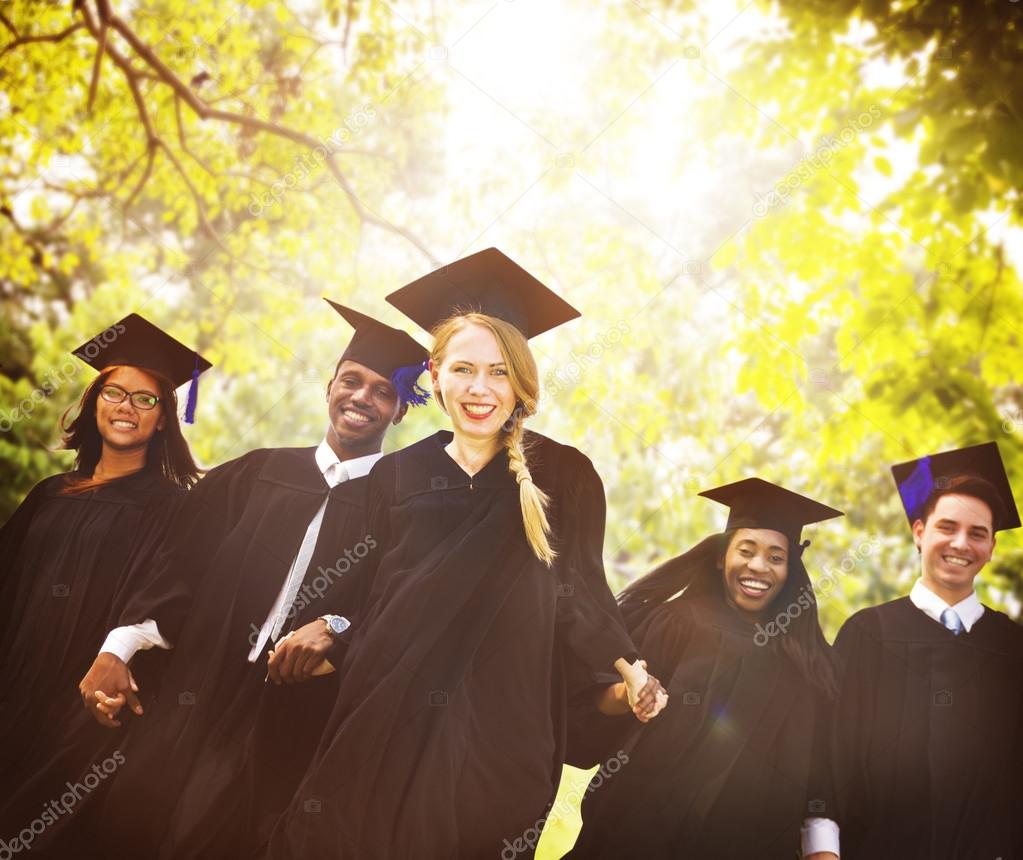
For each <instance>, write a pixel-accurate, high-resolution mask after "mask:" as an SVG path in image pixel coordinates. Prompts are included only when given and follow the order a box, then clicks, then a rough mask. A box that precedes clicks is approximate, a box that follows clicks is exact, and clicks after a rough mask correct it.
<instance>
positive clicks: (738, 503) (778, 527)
mask: <svg viewBox="0 0 1023 860" xmlns="http://www.w3.org/2000/svg"><path fill="white" fill-rule="evenodd" d="M700 495H701V496H704V497H706V498H708V499H711V500H713V501H715V502H719V503H720V504H722V505H727V506H728V508H729V511H728V524H727V525H726V526H725V529H726V531H727V530H730V529H741V528H747V529H773V530H774V531H778V532H781V533H782V534H784V535H787V536H788V537H789V539H790V540H791V541H792V542H793V543H796V544H798V543H799V534H800V532H801V531H802V528H803V526H805V525H809V524H810V523H816V522H820V521H821V520H830V519H831V518H832V517H841V516H844V514H843V513H842V511H839V510H835V508H830V507H828V506H827V505H822V504H821V503H820V502H815V501H814V500H813V499H808V498H807V497H806V496H801V495H799V493H793V492H792V491H791V490H786V489H785V488H784V487H779V486H778V485H777V484H772V483H771V482H770V481H764V480H762V479H761V478H746V479H744V480H742V481H736V482H735V483H734V484H726V485H725V486H723V487H715V488H714V489H712V490H704V491H703V492H702V493H700Z"/></svg>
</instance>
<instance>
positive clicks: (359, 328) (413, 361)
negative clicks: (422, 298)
mask: <svg viewBox="0 0 1023 860" xmlns="http://www.w3.org/2000/svg"><path fill="white" fill-rule="evenodd" d="M324 301H325V302H327V304H329V305H330V306H331V307H332V308H333V309H334V310H336V311H337V312H338V313H339V314H340V315H341V316H342V317H344V318H345V320H346V321H347V322H348V324H349V325H351V326H352V328H354V329H355V334H353V335H352V339H351V341H349V343H348V347H347V348H346V349H345V351H344V352H343V353H342V354H341V359H340V360H341V361H355V362H358V363H359V364H361V365H363V366H365V367H368V368H369V369H370V370H372V371H375V372H376V373H379V374H380V375H381V376H386V377H387V378H388V379H390V380H391V383H392V384H393V385H394V387H395V388H396V389H397V391H398V396H399V397H400V398H401V399H402V402H404V403H408V404H410V405H412V406H421V405H422V404H424V403H426V401H427V400H428V399H429V397H430V395H429V392H428V391H426V389H424V388H421V387H420V386H419V385H417V384H416V381H417V380H418V379H419V377H420V375H421V374H422V373H423V371H424V370H426V363H427V359H428V358H429V353H428V352H427V351H426V349H425V348H424V347H423V346H421V345H420V344H418V343H416V341H415V340H413V339H412V337H410V336H409V335H408V334H407V333H406V332H403V331H401V330H400V329H396V328H391V326H389V325H385V324H384V323H382V322H380V320H376V319H373V317H371V316H368V315H367V314H364V313H360V312H359V311H357V310H355V309H354V308H349V307H346V306H345V305H341V304H338V303H337V302H334V301H331V300H330V299H328V298H326V297H324Z"/></svg>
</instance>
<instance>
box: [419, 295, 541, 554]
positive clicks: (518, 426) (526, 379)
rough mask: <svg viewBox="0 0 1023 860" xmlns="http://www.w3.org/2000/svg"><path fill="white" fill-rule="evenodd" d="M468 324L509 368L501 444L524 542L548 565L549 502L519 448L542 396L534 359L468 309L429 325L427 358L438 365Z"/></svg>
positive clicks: (513, 334)
mask: <svg viewBox="0 0 1023 860" xmlns="http://www.w3.org/2000/svg"><path fill="white" fill-rule="evenodd" d="M470 325H478V326H481V327H482V328H485V329H487V331H489V332H490V333H491V334H492V335H493V336H494V338H495V339H496V340H497V345H498V347H499V348H500V350H501V356H502V357H503V358H504V362H505V366H506V367H507V368H508V379H509V381H510V382H511V385H512V391H514V392H515V400H516V405H515V411H514V412H513V413H512V414H511V415H510V416H509V418H508V420H507V421H506V422H505V424H504V427H503V428H502V433H503V436H504V447H505V450H506V451H507V452H508V470H509V471H510V472H511V473H512V474H513V475H514V476H515V480H516V481H517V482H518V485H519V506H520V507H521V508H522V525H523V526H524V527H525V530H526V540H527V541H529V546H530V547H531V548H532V550H533V552H534V553H535V554H536V557H537V558H539V559H540V560H541V561H542V562H543V563H544V564H546V565H547V566H548V567H550V566H551V564H552V563H553V562H554V559H555V558H556V557H557V553H556V552H555V551H554V549H553V548H552V547H551V543H550V533H551V526H550V522H549V521H548V519H547V507H548V504H549V502H550V500H549V499H548V498H547V494H546V493H544V492H543V490H541V489H540V488H539V487H538V486H537V485H536V484H534V483H533V476H532V475H530V473H529V465H528V464H527V462H526V453H525V451H524V450H523V448H522V434H523V431H524V429H525V428H524V424H525V420H526V419H527V418H528V417H529V416H530V415H534V414H535V413H536V404H537V398H538V396H539V394H540V380H539V374H538V373H537V370H536V361H534V359H533V354H532V353H531V352H530V351H529V345H528V344H527V343H526V338H525V337H524V336H523V334H522V332H520V331H519V330H518V329H517V328H515V326H513V325H512V324H511V323H507V322H505V321H504V320H501V319H497V318H496V317H492V316H487V315H486V314H481V313H476V312H470V313H464V314H456V315H454V316H451V317H448V318H447V319H446V320H444V321H443V322H441V323H438V324H437V326H436V327H435V328H434V329H433V332H432V334H433V349H432V350H431V351H430V359H431V360H432V361H433V362H434V364H436V365H439V364H441V363H442V362H443V360H444V351H445V350H446V349H447V346H448V344H449V343H450V342H451V338H452V337H454V336H455V335H456V334H458V332H460V331H462V330H463V329H465V328H466V327H467V326H470ZM433 394H434V397H436V398H437V402H438V403H439V404H440V405H441V407H444V400H443V398H442V397H441V393H440V391H439V390H438V389H437V387H436V386H434V392H433ZM444 408H446V407H444Z"/></svg>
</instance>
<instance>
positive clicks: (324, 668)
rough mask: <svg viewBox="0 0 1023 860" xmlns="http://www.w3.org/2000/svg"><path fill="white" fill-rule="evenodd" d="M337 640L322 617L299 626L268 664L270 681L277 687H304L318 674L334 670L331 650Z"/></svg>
mask: <svg viewBox="0 0 1023 860" xmlns="http://www.w3.org/2000/svg"><path fill="white" fill-rule="evenodd" d="M333 644H334V637H333V636H331V634H330V633H328V632H327V625H326V624H325V623H324V622H323V621H322V620H321V619H319V618H317V619H316V620H315V621H310V622H309V623H308V624H306V625H304V626H302V627H299V628H298V630H294V631H292V632H291V633H289V634H288V635H287V636H285V637H284V638H283V639H281V640H280V641H278V643H277V648H276V649H274V650H273V651H271V652H269V653H270V659H269V660H268V661H267V664H266V667H267V679H268V680H270V681H273V682H274V683H275V684H278V685H280V684H300V683H302V682H303V681H308V680H309V679H310V678H312V677H313V676H314V675H325V674H327V673H328V672H331V671H333V669H334V667H333V666H331V664H330V661H328V660H327V650H328V649H329V648H330V646H331V645H333Z"/></svg>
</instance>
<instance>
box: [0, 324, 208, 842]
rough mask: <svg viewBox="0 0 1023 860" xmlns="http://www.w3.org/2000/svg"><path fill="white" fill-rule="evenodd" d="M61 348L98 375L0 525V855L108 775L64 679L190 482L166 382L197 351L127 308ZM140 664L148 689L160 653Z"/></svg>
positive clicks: (70, 677) (77, 669)
mask: <svg viewBox="0 0 1023 860" xmlns="http://www.w3.org/2000/svg"><path fill="white" fill-rule="evenodd" d="M73 355H74V356H75V357H76V358H78V359H81V360H82V361H84V362H85V363H86V364H88V365H89V366H90V367H92V368H93V369H95V370H96V371H98V372H99V375H98V376H97V377H96V378H95V379H94V380H92V381H91V382H90V384H89V385H88V387H87V388H86V390H85V392H84V394H83V395H82V400H81V405H80V407H79V409H78V412H77V414H75V415H74V416H73V420H71V421H70V422H68V423H65V424H64V425H63V427H62V429H63V430H64V432H65V435H64V447H65V448H68V449H71V450H74V451H75V455H76V456H75V468H74V470H73V471H70V472H65V473H63V474H59V475H53V476H51V477H49V478H46V479H45V480H43V481H42V482H40V483H39V484H38V485H37V486H36V487H35V488H34V489H33V490H32V491H31V492H30V493H29V495H28V497H27V498H26V499H25V501H24V502H23V504H22V505H21V506H20V507H19V508H18V510H17V511H16V512H15V513H14V515H13V516H12V517H11V519H10V520H8V522H7V523H6V524H5V525H4V526H3V528H2V529H0V607H2V609H0V613H2V614H3V616H4V617H3V620H2V621H0V644H2V647H0V735H2V737H3V739H4V743H3V745H2V747H0V858H2V857H7V856H12V855H14V854H18V853H21V851H22V850H27V849H28V848H29V847H32V848H34V846H35V843H36V842H37V840H38V839H39V837H40V836H41V833H42V832H44V830H45V829H48V828H49V826H50V825H51V824H53V823H54V821H55V820H57V819H59V818H63V817H67V816H69V815H73V814H75V812H76V811H77V810H78V809H79V808H80V806H81V804H82V802H83V801H84V799H85V798H86V797H87V796H88V795H90V794H91V793H92V792H93V791H95V790H96V789H97V788H98V786H99V785H100V784H102V782H103V781H105V780H107V779H108V778H109V774H110V772H111V771H113V770H116V768H117V766H118V759H117V758H116V757H115V756H119V755H120V752H119V751H118V750H116V747H117V741H118V739H117V738H116V737H113V736H112V735H111V733H109V732H104V731H103V730H102V729H100V728H99V727H98V726H97V725H96V724H95V722H94V721H93V720H92V718H91V717H89V716H88V715H87V714H86V713H84V712H83V711H82V708H81V705H80V704H79V701H78V696H77V692H76V690H75V685H76V684H77V682H78V680H79V678H81V676H82V673H83V672H84V671H85V670H86V669H87V668H88V667H89V663H90V661H91V655H92V654H94V653H95V649H96V648H97V647H98V646H99V643H100V642H102V641H103V636H104V634H105V633H106V631H107V630H108V629H109V626H110V623H111V620H112V618H116V614H117V613H118V611H119V610H120V608H122V607H123V606H124V601H125V599H126V596H127V595H128V594H129V593H131V591H132V589H133V588H134V587H135V584H134V582H133V579H132V571H133V569H135V568H137V567H138V565H133V563H132V560H133V559H135V560H137V561H138V562H140V563H144V562H145V560H146V559H148V558H150V557H151V555H152V553H153V552H155V551H156V549H157V547H159V545H160V543H161V540H162V539H163V536H164V534H165V532H166V530H167V528H168V526H169V524H170V522H171V521H172V519H173V515H174V512H175V510H176V509H177V508H178V506H179V505H180V503H181V501H182V499H183V498H184V497H185V496H186V490H187V488H188V487H190V486H192V485H193V484H194V483H195V481H196V479H197V478H198V469H197V467H196V465H195V462H194V460H193V459H192V456H191V453H190V452H189V449H188V445H187V443H186V442H185V440H184V438H183V436H182V434H181V430H180V427H179V424H178V419H177V410H176V407H177V399H176V394H175V389H176V388H178V387H179V386H182V385H184V384H185V383H186V382H188V381H190V380H191V381H192V382H193V384H197V383H198V377H199V375H200V374H201V373H202V372H204V371H205V370H207V369H208V368H209V367H211V365H210V363H209V362H208V361H206V359H204V358H203V357H202V356H200V355H198V354H197V353H196V352H195V351H194V350H193V349H191V348H190V347H187V346H185V345H184V344H181V343H179V342H178V341H177V340H175V339H174V338H173V337H171V336H170V335H169V334H167V333H166V332H164V331H163V330H162V329H161V328H159V327H158V326H156V325H154V324H153V323H151V322H150V321H149V320H147V319H145V318H144V317H141V316H139V315H138V314H129V315H128V316H126V317H124V318H123V319H121V320H119V321H118V322H116V323H114V324H113V325H111V326H110V327H109V328H106V329H104V330H103V331H101V332H99V333H98V334H97V335H96V336H95V337H93V338H92V339H90V340H88V341H86V342H85V343H83V344H82V345H81V346H79V347H78V348H77V349H76V350H74V352H73ZM186 417H188V418H190V417H191V416H190V415H187V414H186ZM152 656H153V657H156V656H157V655H152ZM139 668H140V673H141V675H140V677H145V678H147V687H151V686H152V684H151V683H150V681H151V680H154V679H155V677H156V675H157V674H158V672H157V671H155V670H158V669H159V661H158V660H156V661H152V660H151V661H149V662H148V663H147V664H146V665H143V666H140V667H139ZM94 766H95V768H96V769H95V770H94V769H93V767H94ZM83 769H84V770H85V773H86V774H87V779H86V781H85V782H82V783H78V784H76V782H75V779H76V777H78V775H79V774H80V773H81V772H82V770H83ZM69 780H70V785H69V784H68V781H69ZM8 852H10V853H8Z"/></svg>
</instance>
